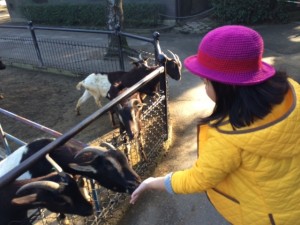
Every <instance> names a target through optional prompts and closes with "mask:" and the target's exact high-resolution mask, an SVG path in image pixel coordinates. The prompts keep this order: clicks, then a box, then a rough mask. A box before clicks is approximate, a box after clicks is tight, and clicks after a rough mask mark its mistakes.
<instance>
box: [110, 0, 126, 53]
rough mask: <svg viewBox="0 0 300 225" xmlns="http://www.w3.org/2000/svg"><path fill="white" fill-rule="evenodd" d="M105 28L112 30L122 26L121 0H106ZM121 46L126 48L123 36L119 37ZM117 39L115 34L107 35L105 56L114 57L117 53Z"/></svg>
mask: <svg viewBox="0 0 300 225" xmlns="http://www.w3.org/2000/svg"><path fill="white" fill-rule="evenodd" d="M107 12H108V13H107V28H108V30H110V31H114V30H115V29H116V27H119V28H120V30H122V29H123V27H124V13H123V0H107ZM121 45H122V48H128V43H127V40H126V38H125V37H122V38H121ZM118 46H119V39H118V36H116V35H109V47H108V49H107V53H106V56H107V57H114V56H118V55H119V51H118Z"/></svg>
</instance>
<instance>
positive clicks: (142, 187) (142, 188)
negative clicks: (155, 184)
mask: <svg viewBox="0 0 300 225" xmlns="http://www.w3.org/2000/svg"><path fill="white" fill-rule="evenodd" d="M145 190H146V184H145V183H144V182H142V183H141V184H140V186H139V187H138V188H137V189H135V191H134V192H133V193H132V194H131V199H130V204H134V203H135V202H136V201H137V199H138V198H139V196H140V195H141V194H142V193H143V192H144V191H145Z"/></svg>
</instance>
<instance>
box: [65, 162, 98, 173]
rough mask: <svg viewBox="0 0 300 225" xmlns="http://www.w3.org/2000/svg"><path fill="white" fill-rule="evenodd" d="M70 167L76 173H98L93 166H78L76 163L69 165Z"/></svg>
mask: <svg viewBox="0 0 300 225" xmlns="http://www.w3.org/2000/svg"><path fill="white" fill-rule="evenodd" d="M69 167H70V168H72V169H73V170H76V171H81V172H91V173H97V170H96V169H95V168H94V167H92V166H91V165H78V164H76V163H69Z"/></svg>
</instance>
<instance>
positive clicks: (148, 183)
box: [130, 177, 165, 204]
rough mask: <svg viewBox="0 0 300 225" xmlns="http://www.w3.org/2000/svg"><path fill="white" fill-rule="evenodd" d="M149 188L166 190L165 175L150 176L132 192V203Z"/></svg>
mask: <svg viewBox="0 0 300 225" xmlns="http://www.w3.org/2000/svg"><path fill="white" fill-rule="evenodd" d="M147 190H165V185H164V177H149V178H147V179H146V180H144V181H143V182H142V183H141V184H140V185H139V186H138V188H137V189H135V191H134V192H133V193H132V194H131V199H130V203H131V204H134V203H135V202H136V201H137V199H138V198H139V197H140V196H141V194H142V193H143V192H145V191H147Z"/></svg>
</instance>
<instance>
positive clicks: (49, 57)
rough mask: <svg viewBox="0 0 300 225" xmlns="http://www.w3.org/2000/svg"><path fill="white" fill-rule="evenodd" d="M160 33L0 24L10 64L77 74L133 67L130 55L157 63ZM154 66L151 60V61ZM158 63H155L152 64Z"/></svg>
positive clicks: (0, 38)
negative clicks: (146, 35) (141, 34)
mask: <svg viewBox="0 0 300 225" xmlns="http://www.w3.org/2000/svg"><path fill="white" fill-rule="evenodd" d="M158 39H159V34H158V33H157V32H156V33H154V34H153V38H146V37H142V36H138V35H133V34H129V33H126V32H122V31H120V30H119V29H118V28H116V30H114V31H108V30H87V29H70V28H53V27H41V26H34V25H33V24H32V23H31V22H29V23H28V25H22V26H16V25H0V49H1V52H0V58H2V60H3V61H5V62H6V63H11V64H13V63H16V64H27V65H28V64H29V65H32V66H33V67H40V68H53V69H57V70H58V71H61V70H64V71H68V72H71V73H73V74H75V75H87V74H89V73H92V72H110V71H116V70H128V69H130V68H131V65H130V63H129V62H130V59H129V58H128V57H127V56H133V57H137V56H138V55H139V54H140V53H142V54H144V55H146V56H147V57H150V58H151V59H152V60H155V54H157V52H158V51H159V50H158V49H157V43H158ZM150 63H151V61H150ZM152 63H154V61H152Z"/></svg>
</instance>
